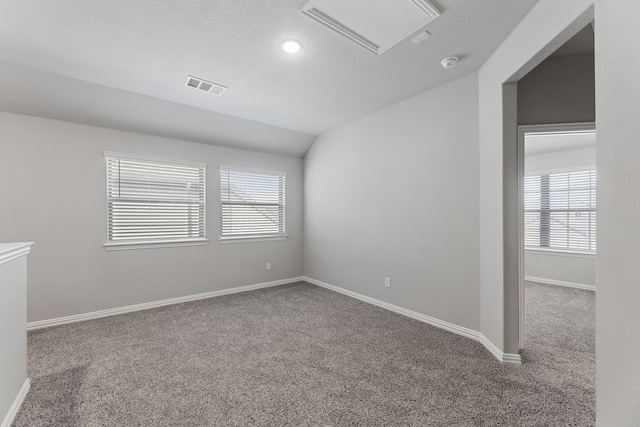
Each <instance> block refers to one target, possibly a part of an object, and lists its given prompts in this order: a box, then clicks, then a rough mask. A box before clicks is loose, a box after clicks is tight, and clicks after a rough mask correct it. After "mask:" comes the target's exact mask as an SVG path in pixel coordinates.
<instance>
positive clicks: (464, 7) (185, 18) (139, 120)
mask: <svg viewBox="0 0 640 427" xmlns="http://www.w3.org/2000/svg"><path fill="white" fill-rule="evenodd" d="M375 1H390V0H375ZM394 1H411V0H394ZM536 2H537V0H518V1H515V2H514V1H512V0H483V1H477V0H437V1H432V2H431V3H433V5H434V6H435V7H436V8H437V9H438V10H439V11H440V13H441V16H440V17H439V18H438V19H436V20H434V21H433V22H431V23H429V24H427V26H426V27H425V28H424V29H427V30H428V31H429V32H430V33H431V34H432V35H431V37H429V38H427V39H426V40H424V41H423V42H421V43H419V44H414V43H413V42H412V41H411V40H410V39H406V40H404V41H402V42H400V43H399V44H397V45H396V46H394V47H392V48H391V49H389V50H388V51H386V52H384V53H383V54H382V55H379V56H377V55H375V54H373V53H371V52H369V51H367V50H365V49H363V48H362V47H360V46H358V45H356V44H355V43H353V42H351V41H350V40H348V39H346V38H345V37H342V36H340V35H338V34H336V33H333V32H331V31H329V30H328V29H327V28H326V27H324V26H322V25H320V24H319V23H317V22H315V21H313V20H312V19H310V18H308V17H306V16H304V15H303V14H302V13H300V10H301V8H302V6H303V4H304V0H270V1H254V0H194V1H189V2H176V1H168V0H165V1H158V0H138V1H135V2H131V1H126V0H112V1H104V0H66V1H64V2H52V1H50V0H3V1H2V2H0V61H2V62H3V63H2V64H0V71H1V72H2V78H1V79H0V85H1V86H0V91H1V93H0V109H3V110H6V111H15V112H19V113H24V114H33V115H38V116H44V117H52V118H58V119H63V120H69V121H74V122H80V123H88V124H95V125H100V126H108V127H115V128H123V129H126V130H134V131H140V132H145V133H151V134H161V135H166V136H171V137H176V138H183V139H190V140H195V141H199V142H205V143H213V144H218V145H228V146H237V147H240V148H249V149H255V150H258V151H266V152H274V153H279V154H288V155H293V156H302V155H304V152H306V149H307V148H308V147H309V146H310V144H311V143H312V142H313V139H314V136H315V135H318V134H321V133H323V132H326V131H328V130H331V129H333V128H336V127H338V126H340V125H342V124H345V123H348V122H350V121H352V120H355V119H357V118H359V117H362V116H364V115H366V114H369V113H372V112H374V111H377V110H379V109H382V108H384V107H387V106H389V105H392V104H394V103H396V102H399V101H401V100H403V99H406V98H408V97H411V96H413V95H416V94H418V93H421V92H424V91H425V90H428V89H431V88H433V87H436V86H438V85H440V84H443V83H445V82H447V81H450V80H453V79H455V78H458V77H461V76H463V75H465V74H467V73H469V72H472V71H475V70H477V69H478V68H480V67H481V66H482V64H483V63H484V62H485V61H486V59H487V58H488V57H489V56H490V55H491V53H492V52H493V51H494V50H495V49H496V48H497V47H498V46H499V44H500V43H501V42H502V40H504V39H505V38H506V36H507V35H508V34H509V32H511V30H512V29H513V28H514V27H515V26H516V25H517V24H518V22H520V21H521V20H522V18H523V17H524V16H525V15H526V14H527V13H528V11H529V10H530V9H531V8H532V7H533V6H534V5H535V3H536ZM421 30H423V29H421ZM289 38H293V39H297V40H299V41H301V42H302V44H303V50H302V51H301V53H300V54H298V55H288V54H286V53H284V52H282V51H281V50H280V49H279V45H280V42H281V41H283V40H284V39H289ZM452 55H456V56H458V57H460V58H461V60H460V62H459V63H458V65H457V67H456V68H454V69H452V70H444V69H443V68H442V67H441V66H440V60H441V59H442V58H444V57H447V56H452ZM187 75H193V76H196V77H199V78H202V79H204V80H208V81H212V82H215V83H219V84H221V85H224V86H227V87H228V89H227V91H226V92H225V93H224V94H223V95H222V96H216V95H212V94H209V93H205V92H202V91H198V90H195V89H192V88H189V87H185V85H184V82H185V79H186V77H187ZM172 104H177V105H172ZM253 122H257V123H253ZM280 139H281V141H279V140H280Z"/></svg>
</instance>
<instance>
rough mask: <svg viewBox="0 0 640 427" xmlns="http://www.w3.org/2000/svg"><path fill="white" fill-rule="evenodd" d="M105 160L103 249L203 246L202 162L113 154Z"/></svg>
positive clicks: (108, 154) (109, 154) (203, 165)
mask: <svg viewBox="0 0 640 427" xmlns="http://www.w3.org/2000/svg"><path fill="white" fill-rule="evenodd" d="M105 158H106V161H107V234H108V239H107V240H108V242H107V244H106V245H105V246H106V247H107V248H109V247H110V246H111V247H112V248H114V249H117V247H118V246H120V247H121V248H126V247H127V246H130V247H133V246H136V245H137V246H146V245H155V246H158V245H170V246H175V245H180V244H181V245H185V244H204V243H206V239H205V170H206V165H205V164H202V163H191V162H181V161H174V160H159V159H150V158H144V157H137V156H131V155H128V154H116V153H105Z"/></svg>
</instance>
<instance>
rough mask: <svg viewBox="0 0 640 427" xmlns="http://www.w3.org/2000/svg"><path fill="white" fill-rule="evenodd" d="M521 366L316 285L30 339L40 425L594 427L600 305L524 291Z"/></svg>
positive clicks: (31, 422) (557, 293) (31, 406)
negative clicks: (597, 311)
mask: <svg viewBox="0 0 640 427" xmlns="http://www.w3.org/2000/svg"><path fill="white" fill-rule="evenodd" d="M526 295H527V318H526V320H527V325H528V328H527V350H526V351H524V352H523V358H524V360H525V364H523V365H521V366H512V365H502V364H500V363H498V362H497V361H496V360H495V359H494V358H493V357H492V356H491V355H490V354H489V352H488V351H487V350H485V349H484V348H483V347H482V346H481V345H480V344H478V343H476V342H473V341H471V340H469V339H466V338H463V337H459V336H457V335H453V334H451V333H448V332H445V331H442V330H440V329H437V328H434V327H431V326H429V325H425V324H423V323H420V322H418V321H415V320H412V319H409V318H406V317H403V316H401V315H398V314H395V313H392V312H389V311H387V310H384V309H381V308H378V307H375V306H372V305H369V304H366V303H363V302H360V301H358V300H355V299H352V298H349V297H346V296H344V295H341V294H337V293H334V292H331V291H328V290H325V289H323V288H319V287H316V286H314V285H310V284H307V283H297V284H291V285H283V286H278V287H274V288H268V289H262V290H257V291H252V292H247V293H243V294H235V295H228V296H224V297H218V298H212V299H208V300H201V301H195V302H190V303H184V304H179V305H174V306H168V307H162V308H157V309H153V310H147V311H141V312H136V313H129V314H124V315H120V316H114V317H109V318H103V319H96V320H91V321H87V322H82V323H75V324H70V325H63V326H59V327H54V328H49V329H43V330H37V331H33V332H30V333H29V335H28V350H29V351H28V353H29V375H30V377H31V380H32V387H31V391H30V393H29V395H28V396H27V399H26V400H25V403H24V404H23V406H22V409H21V410H20V412H19V414H18V416H17V418H16V421H15V423H14V426H15V427H22V426H29V427H37V426H83V427H85V426H86V427H90V426H254V425H255V426H311V425H313V426H383V425H384V426H565V427H566V426H581V427H584V426H590V425H594V424H595V390H594V375H595V367H594V353H595V350H594V332H593V322H594V296H593V293H592V292H588V291H580V290H575V289H567V288H559V287H552V286H546V285H540V284H534V283H527V292H526Z"/></svg>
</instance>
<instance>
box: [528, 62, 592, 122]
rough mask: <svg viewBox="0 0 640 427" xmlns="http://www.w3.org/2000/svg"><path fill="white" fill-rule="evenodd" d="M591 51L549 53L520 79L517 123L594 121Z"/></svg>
mask: <svg viewBox="0 0 640 427" xmlns="http://www.w3.org/2000/svg"><path fill="white" fill-rule="evenodd" d="M594 70H595V66H594V58H593V54H592V53H584V54H575V55H560V56H550V57H549V58H547V59H545V60H544V61H543V62H542V63H541V64H540V65H538V66H537V67H536V68H534V69H533V70H532V71H531V72H530V73H529V74H527V75H526V76H524V77H523V78H522V79H521V80H520V81H518V124H521V125H532V124H544V123H574V122H593V121H595V119H596V116H595V110H596V101H595V72H594Z"/></svg>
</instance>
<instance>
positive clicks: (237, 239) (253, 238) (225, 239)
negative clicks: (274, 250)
mask: <svg viewBox="0 0 640 427" xmlns="http://www.w3.org/2000/svg"><path fill="white" fill-rule="evenodd" d="M288 237H289V236H288V235H286V234H284V235H279V236H263V237H256V236H242V237H220V239H219V240H220V243H224V244H226V243H251V242H268V241H270V240H286V239H287V238H288Z"/></svg>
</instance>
